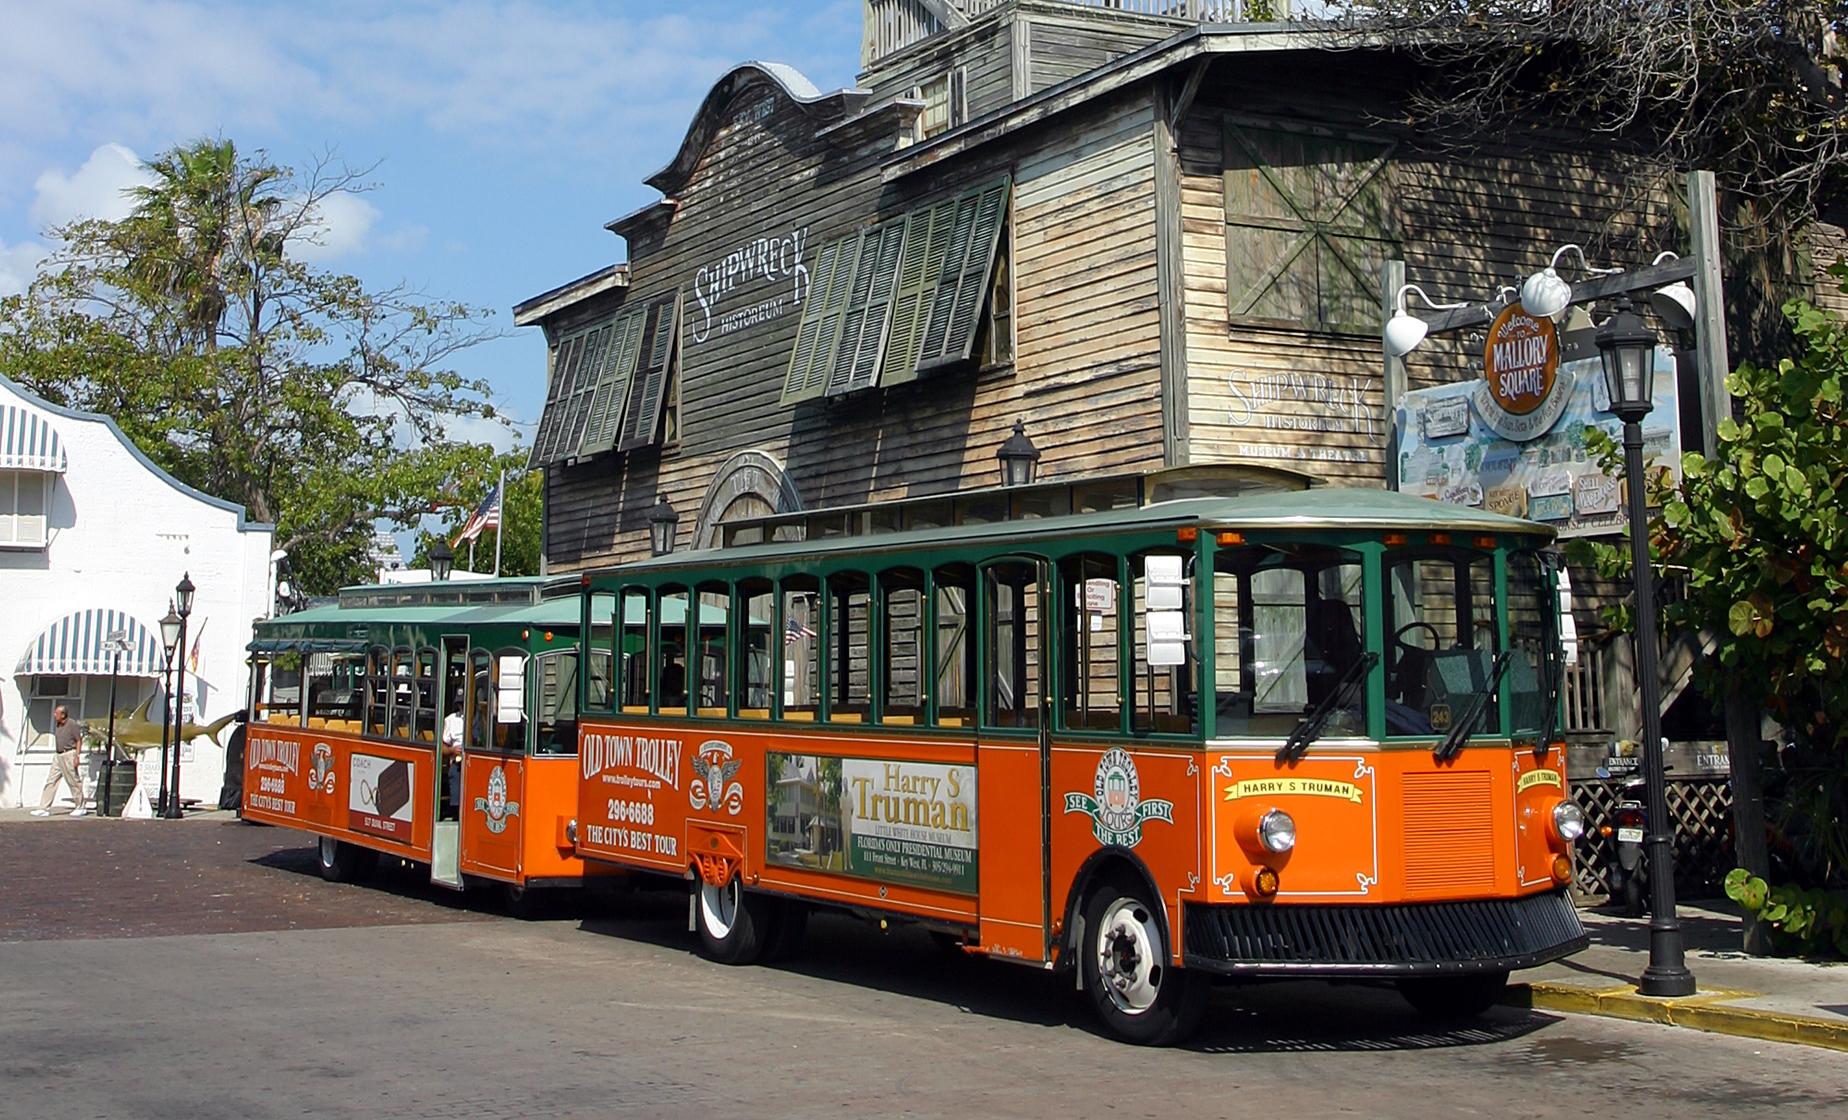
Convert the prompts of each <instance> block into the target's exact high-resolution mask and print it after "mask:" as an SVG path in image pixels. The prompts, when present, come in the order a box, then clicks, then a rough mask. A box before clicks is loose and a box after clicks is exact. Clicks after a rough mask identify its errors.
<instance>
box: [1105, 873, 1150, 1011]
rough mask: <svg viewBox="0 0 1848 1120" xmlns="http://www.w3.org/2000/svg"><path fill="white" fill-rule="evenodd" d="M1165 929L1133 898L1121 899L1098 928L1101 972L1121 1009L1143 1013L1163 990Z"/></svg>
mask: <svg viewBox="0 0 1848 1120" xmlns="http://www.w3.org/2000/svg"><path fill="white" fill-rule="evenodd" d="M1160 945H1161V932H1160V931H1159V930H1158V929H1156V928H1155V918H1154V915H1152V914H1150V913H1149V911H1148V909H1147V908H1146V907H1144V906H1143V905H1142V904H1141V903H1140V902H1137V901H1136V900H1135V899H1133V898H1119V899H1117V900H1116V901H1115V902H1113V903H1111V905H1110V909H1108V910H1106V911H1104V919H1103V921H1102V922H1100V923H1099V925H1098V929H1097V941H1096V946H1097V973H1098V975H1099V976H1100V977H1102V979H1103V982H1104V991H1105V992H1106V993H1108V994H1109V996H1110V1002H1111V1003H1113V1004H1115V1005H1116V1007H1117V1009H1118V1010H1119V1011H1122V1012H1124V1013H1126V1014H1129V1015H1139V1014H1141V1013H1142V1012H1144V1011H1147V1010H1148V1009H1149V1008H1150V1007H1152V1006H1154V1004H1155V997H1156V996H1157V995H1158V994H1159V993H1160V991H1161V968H1162V966H1161V954H1160V952H1159V949H1158V947H1159V946H1160Z"/></svg>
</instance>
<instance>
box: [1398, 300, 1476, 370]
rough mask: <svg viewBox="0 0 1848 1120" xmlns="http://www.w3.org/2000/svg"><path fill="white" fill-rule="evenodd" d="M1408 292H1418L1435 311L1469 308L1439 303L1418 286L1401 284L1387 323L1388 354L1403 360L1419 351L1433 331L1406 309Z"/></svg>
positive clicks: (1461, 305)
mask: <svg viewBox="0 0 1848 1120" xmlns="http://www.w3.org/2000/svg"><path fill="white" fill-rule="evenodd" d="M1408 292H1417V293H1418V297H1419V298H1420V299H1422V300H1424V301H1425V306H1426V307H1429V308H1431V309H1432V310H1434V311H1454V310H1456V309H1457V308H1459V307H1464V306H1467V305H1466V304H1462V303H1438V302H1437V301H1435V300H1433V299H1432V298H1431V296H1430V293H1428V292H1426V291H1425V290H1424V289H1423V288H1420V287H1419V286H1418V285H1416V284H1401V285H1400V286H1399V291H1398V293H1397V294H1395V295H1394V296H1393V312H1392V318H1390V319H1388V320H1387V321H1386V352H1387V353H1388V354H1391V355H1392V356H1393V357H1395V358H1403V357H1405V356H1406V355H1407V354H1410V353H1411V352H1412V351H1413V350H1416V349H1418V344H1419V343H1421V342H1423V341H1424V339H1425V334H1426V332H1428V331H1429V330H1430V329H1431V324H1429V323H1427V322H1425V321H1424V320H1423V319H1420V318H1419V317H1418V316H1416V315H1413V314H1412V313H1411V312H1409V311H1407V310H1406V309H1405V297H1406V294H1407V293H1408Z"/></svg>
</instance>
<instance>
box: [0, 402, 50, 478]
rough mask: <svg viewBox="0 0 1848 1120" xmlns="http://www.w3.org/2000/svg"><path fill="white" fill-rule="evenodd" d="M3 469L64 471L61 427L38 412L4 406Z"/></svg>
mask: <svg viewBox="0 0 1848 1120" xmlns="http://www.w3.org/2000/svg"><path fill="white" fill-rule="evenodd" d="M0 470H15V471H50V472H52V473H53V474H63V473H64V444H63V443H62V442H61V441H60V440H59V439H58V430H57V429H56V428H54V427H52V426H51V422H50V421H49V420H46V419H45V418H44V417H43V416H40V415H39V414H38V413H36V412H28V411H27V410H25V409H23V408H20V407H19V406H17V405H10V404H8V405H0Z"/></svg>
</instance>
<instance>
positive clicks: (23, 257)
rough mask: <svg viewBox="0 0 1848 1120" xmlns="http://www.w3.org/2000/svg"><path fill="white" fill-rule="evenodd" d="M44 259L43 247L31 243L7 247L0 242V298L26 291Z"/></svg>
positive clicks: (4, 243)
mask: <svg viewBox="0 0 1848 1120" xmlns="http://www.w3.org/2000/svg"><path fill="white" fill-rule="evenodd" d="M44 259H45V247H44V246H43V245H40V244H37V243H36V242H32V241H25V242H21V243H20V244H18V245H8V244H7V243H6V242H4V241H0V297H4V296H16V295H18V294H19V293H21V292H23V291H25V290H26V288H27V287H29V286H30V285H31V283H32V278H33V276H34V275H36V274H37V272H38V264H39V262H40V261H42V260H44Z"/></svg>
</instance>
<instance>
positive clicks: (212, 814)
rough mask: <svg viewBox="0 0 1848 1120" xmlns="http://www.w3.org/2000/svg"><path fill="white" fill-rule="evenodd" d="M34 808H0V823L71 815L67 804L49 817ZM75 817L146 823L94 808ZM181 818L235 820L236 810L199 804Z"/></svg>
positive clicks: (47, 819)
mask: <svg viewBox="0 0 1848 1120" xmlns="http://www.w3.org/2000/svg"><path fill="white" fill-rule="evenodd" d="M36 808H38V806H37V805H28V806H26V807H25V808H23V809H0V823H5V822H8V821H30V822H32V823H34V824H40V823H43V824H50V823H51V822H52V821H64V820H69V819H70V816H71V807H70V806H69V805H68V804H64V805H59V806H58V807H56V808H55V809H53V810H52V811H51V816H49V817H35V816H33V815H32V810H33V809H36ZM77 819H78V820H80V821H104V822H106V823H108V824H116V823H118V822H121V823H127V824H143V823H146V822H143V821H135V820H130V821H126V822H124V821H123V820H122V818H121V817H105V816H101V815H100V814H98V813H97V812H96V810H94V809H91V810H90V811H89V812H88V813H85V814H84V815H83V816H81V817H79V818H77ZM181 819H182V820H189V821H192V820H200V821H229V820H236V819H237V810H235V809H219V808H211V809H207V808H205V807H203V806H200V807H198V808H194V809H187V810H186V815H185V816H184V817H182V818H181Z"/></svg>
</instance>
